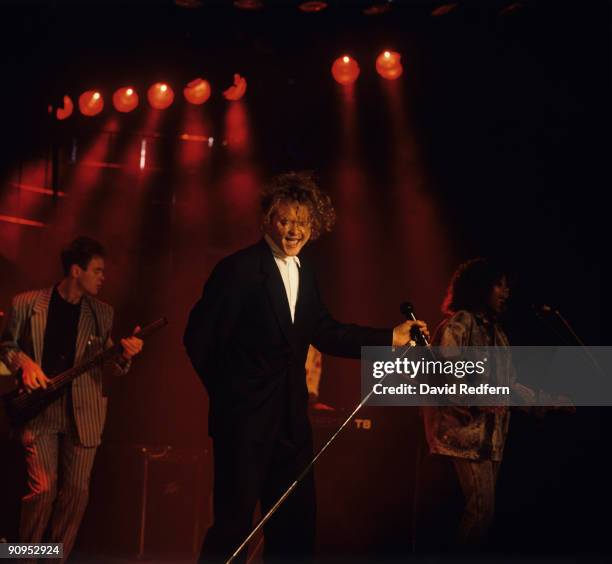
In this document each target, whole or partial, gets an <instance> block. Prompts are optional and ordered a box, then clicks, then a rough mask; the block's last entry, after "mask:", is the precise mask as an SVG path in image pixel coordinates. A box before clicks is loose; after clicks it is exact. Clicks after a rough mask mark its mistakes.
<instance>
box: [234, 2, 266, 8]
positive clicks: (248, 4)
mask: <svg viewBox="0 0 612 564" xmlns="http://www.w3.org/2000/svg"><path fill="white" fill-rule="evenodd" d="M234 6H235V7H236V8H238V9H239V10H261V9H262V8H263V2H262V1H261V0H234Z"/></svg>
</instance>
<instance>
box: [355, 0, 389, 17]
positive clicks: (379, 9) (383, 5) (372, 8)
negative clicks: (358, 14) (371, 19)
mask: <svg viewBox="0 0 612 564" xmlns="http://www.w3.org/2000/svg"><path fill="white" fill-rule="evenodd" d="M389 10H391V2H375V3H374V4H370V5H369V6H368V7H367V8H364V9H363V10H362V12H363V13H364V14H365V15H366V16H379V15H381V14H386V13H387V12H388V11H389Z"/></svg>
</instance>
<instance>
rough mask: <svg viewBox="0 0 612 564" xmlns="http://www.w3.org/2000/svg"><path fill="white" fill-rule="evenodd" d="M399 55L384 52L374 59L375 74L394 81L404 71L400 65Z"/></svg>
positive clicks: (392, 52) (393, 52)
mask: <svg viewBox="0 0 612 564" xmlns="http://www.w3.org/2000/svg"><path fill="white" fill-rule="evenodd" d="M401 58H402V57H401V55H400V54H399V53H396V52H395V51H385V52H384V53H381V54H380V55H378V57H377V59H376V72H377V73H378V74H379V75H380V76H382V77H383V78H386V79H387V80H395V79H396V78H399V77H400V76H401V75H402V72H403V71H404V69H403V67H402V63H401Z"/></svg>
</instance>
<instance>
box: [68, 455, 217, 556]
mask: <svg viewBox="0 0 612 564" xmlns="http://www.w3.org/2000/svg"><path fill="white" fill-rule="evenodd" d="M97 456H98V460H97V461H96V466H95V468H94V472H93V476H92V483H91V504H90V507H89V509H88V512H87V516H86V518H85V520H84V523H83V527H82V530H81V533H80V534H79V537H80V540H79V544H80V545H81V547H82V550H83V552H88V553H95V554H108V555H113V556H117V557H119V556H120V557H122V559H129V560H140V561H143V560H148V561H155V562H158V561H166V562H177V561H181V562H182V561H185V562H187V561H192V562H193V560H194V557H195V556H196V555H197V554H198V553H199V551H200V547H201V543H202V539H203V536H204V532H205V531H206V529H207V528H208V527H210V525H211V523H212V496H211V491H212V462H211V455H210V450H209V449H208V448H206V449H204V448H197V449H196V448H186V447H175V446H173V445H120V444H107V445H105V444H103V445H102V446H101V447H100V452H99V453H98V455H97ZM77 548H78V547H77ZM109 560H111V559H110V558H109ZM112 560H113V561H114V560H115V558H113V559H112Z"/></svg>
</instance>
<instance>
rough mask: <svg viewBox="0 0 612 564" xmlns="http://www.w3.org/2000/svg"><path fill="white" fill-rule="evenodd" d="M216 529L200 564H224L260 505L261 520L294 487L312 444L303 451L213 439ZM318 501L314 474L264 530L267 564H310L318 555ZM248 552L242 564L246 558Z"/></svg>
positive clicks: (282, 443)
mask: <svg viewBox="0 0 612 564" xmlns="http://www.w3.org/2000/svg"><path fill="white" fill-rule="evenodd" d="M213 447H214V456H215V461H214V468H215V484H214V490H213V495H214V500H213V507H214V524H213V526H212V527H211V529H210V530H209V531H208V534H207V536H206V540H205V541H204V546H203V548H202V553H201V555H200V562H225V561H226V560H227V559H228V558H229V557H230V556H231V554H232V553H233V552H234V551H235V550H236V549H237V548H238V546H239V545H240V544H241V543H242V541H243V540H244V539H245V538H246V536H247V535H248V534H249V532H250V531H251V530H252V527H253V513H254V511H255V506H256V504H257V501H258V500H259V501H261V510H262V516H263V515H265V514H266V512H267V511H268V510H269V509H270V508H271V507H272V506H273V505H274V504H275V503H276V501H277V500H278V499H279V498H280V497H281V496H282V494H283V493H284V492H285V490H286V489H287V488H288V487H289V486H290V485H291V484H292V483H293V481H294V480H295V479H296V478H297V476H298V475H299V474H300V473H301V471H302V470H303V469H304V468H305V467H306V465H307V464H308V463H309V462H310V460H311V457H312V443H311V442H308V443H306V444H304V445H302V446H300V447H298V446H296V445H295V444H293V442H292V441H290V440H289V439H286V438H280V437H279V438H277V439H276V440H274V441H272V442H268V443H261V442H254V441H249V440H248V439H244V438H243V439H240V438H236V437H215V438H214V439H213ZM315 522H316V498H315V489H314V477H313V473H312V472H309V473H308V474H307V476H306V477H305V478H304V480H303V482H302V483H301V484H300V485H299V486H298V487H297V488H296V489H295V490H294V491H293V492H292V493H291V495H290V496H289V497H288V498H287V499H286V501H285V502H284V503H283V505H282V506H281V507H280V508H279V509H278V511H277V512H276V513H275V514H274V516H273V517H272V518H271V519H270V521H268V522H267V523H266V525H265V526H264V543H265V544H264V560H265V561H266V562H268V563H269V562H287V561H291V562H296V561H297V562H309V561H312V559H313V555H314V540H315ZM246 553H247V548H245V549H244V550H243V551H242V552H241V554H240V557H239V558H238V559H237V561H238V562H241V561H244V560H245V558H246Z"/></svg>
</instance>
